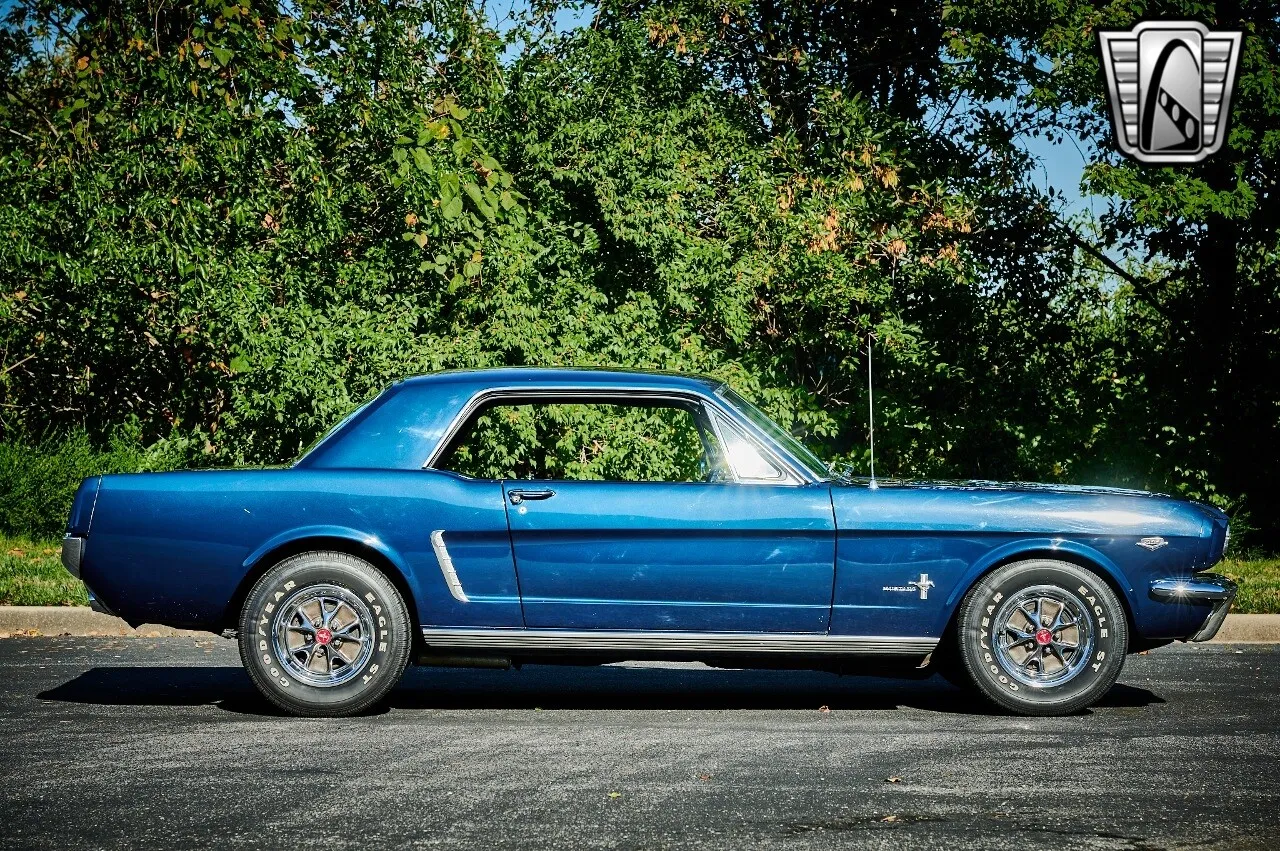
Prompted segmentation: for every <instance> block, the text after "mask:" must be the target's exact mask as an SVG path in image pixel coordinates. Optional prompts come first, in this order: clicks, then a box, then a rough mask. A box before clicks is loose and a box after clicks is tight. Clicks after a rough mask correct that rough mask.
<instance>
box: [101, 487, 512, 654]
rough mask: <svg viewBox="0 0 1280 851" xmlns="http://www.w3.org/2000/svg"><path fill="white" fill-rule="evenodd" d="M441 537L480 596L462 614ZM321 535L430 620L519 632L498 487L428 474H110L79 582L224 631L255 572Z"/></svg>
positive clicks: (154, 616)
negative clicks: (384, 567) (384, 571)
mask: <svg viewBox="0 0 1280 851" xmlns="http://www.w3.org/2000/svg"><path fill="white" fill-rule="evenodd" d="M442 528H444V529H450V530H452V531H451V532H450V539H449V541H448V546H449V550H450V553H451V555H452V558H453V562H454V565H455V568H456V569H457V571H458V573H459V574H460V576H461V578H462V580H463V582H464V583H465V584H466V586H467V587H468V590H469V591H471V592H472V594H471V596H472V599H471V600H470V601H469V603H468V604H466V605H463V604H460V603H458V602H457V601H455V600H453V598H452V597H451V596H450V595H449V593H448V589H447V586H446V585H445V583H444V580H443V577H442V575H441V573H440V570H439V567H438V563H437V562H436V559H435V555H434V552H433V551H432V548H431V542H430V534H431V531H432V530H433V529H442ZM321 537H324V538H338V539H343V540H346V541H350V542H352V543H354V544H356V545H359V546H363V547H367V548H369V549H371V550H373V551H376V552H378V553H381V554H382V555H383V556H384V558H385V559H386V560H387V561H389V562H390V563H391V564H392V565H393V566H394V567H395V568H396V569H397V570H399V571H400V572H401V574H402V575H403V577H404V579H405V582H406V584H407V585H408V586H409V589H410V592H411V595H412V598H413V599H412V600H411V601H409V602H411V604H412V605H413V606H414V608H415V609H416V610H417V613H418V616H419V619H420V620H421V621H422V622H424V623H449V624H458V625H487V626H519V625H521V623H522V621H521V616H520V601H519V593H518V590H517V587H516V579H515V569H514V565H513V562H512V560H511V549H510V540H509V537H508V534H507V522H506V513H505V508H504V504H503V498H502V488H501V485H500V484H499V483H497V482H473V481H465V480H461V479H460V478H458V477H456V476H453V475H451V474H449V473H442V472H435V471H430V470H303V469H285V470H245V471H208V472H184V473H148V474H137V475H122V476H105V477H103V480H102V484H101V488H100V490H99V495H98V501H97V506H96V508H95V510H94V516H93V522H92V527H91V529H90V533H89V535H88V538H87V542H86V547H85V559H84V566H83V570H82V575H83V578H84V580H85V582H86V584H87V585H88V586H89V587H90V588H91V589H92V590H93V592H94V593H95V594H96V595H97V596H98V597H99V599H101V600H102V601H103V602H104V603H106V605H107V606H109V607H110V608H111V609H112V610H113V611H115V612H117V613H118V614H120V615H121V617H123V618H125V619H126V620H128V621H130V622H132V623H143V622H146V623H161V624H169V625H172V626H178V627H186V628H193V629H218V628H222V627H223V626H226V625H227V624H226V623H225V620H224V617H225V615H226V613H227V605H228V603H229V601H230V600H231V599H232V597H233V595H234V594H235V593H236V590H237V588H238V587H239V586H240V584H241V582H242V581H243V580H244V579H245V577H246V575H247V574H248V573H249V571H250V570H251V569H252V568H253V567H254V566H255V565H259V564H262V563H263V560H264V559H265V560H268V561H270V560H271V559H272V554H273V553H274V552H277V551H279V550H280V549H281V548H282V547H288V546H290V545H291V544H294V543H295V542H298V541H302V540H312V539H317V538H321Z"/></svg>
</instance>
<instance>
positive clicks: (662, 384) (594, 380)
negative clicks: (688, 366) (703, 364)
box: [397, 367, 724, 393]
mask: <svg viewBox="0 0 1280 851" xmlns="http://www.w3.org/2000/svg"><path fill="white" fill-rule="evenodd" d="M397 384H398V385H399V386H418V385H423V384H465V385H470V386H472V387H477V388H484V387H529V388H533V389H536V388H539V387H548V388H551V387H555V388H575V389H576V388H581V389H583V390H592V389H599V388H634V389H645V390H686V391H688V390H695V391H700V392H702V393H714V392H715V391H716V390H718V389H719V388H720V387H722V386H723V385H724V382H723V381H718V380H716V379H714V378H708V377H706V376H703V375H694V374H689V373H675V372H656V371H649V370H640V369H590V368H582V367H499V368H494V369H458V370H447V371H444V372H434V373H430V374H427V375H418V376H414V377H412V378H406V379H404V380H403V381H400V382H397Z"/></svg>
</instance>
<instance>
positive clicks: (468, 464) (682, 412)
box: [435, 402, 724, 482]
mask: <svg viewBox="0 0 1280 851" xmlns="http://www.w3.org/2000/svg"><path fill="white" fill-rule="evenodd" d="M435 466H436V467H437V468H439V469H441V470H451V471H453V472H455V473H460V474H462V475H464V476H470V477H472V478H476V479H560V480H566V479H568V480H598V481H630V482H705V481H719V480H722V479H723V478H724V474H723V462H722V461H721V460H720V458H719V452H718V447H717V446H716V444H715V441H714V438H713V437H712V436H711V432H710V431H709V429H707V428H706V425H705V422H704V415H703V414H702V413H701V408H700V407H698V406H694V405H692V404H691V405H689V406H683V405H680V404H678V403H667V402H662V403H659V402H655V403H653V404H648V405H618V404H606V403H596V402H529V403H502V402H497V403H494V404H490V405H486V406H484V407H482V408H481V409H480V410H478V411H477V412H476V413H475V414H473V415H472V417H471V418H470V420H468V421H467V423H465V424H464V425H463V427H462V429H461V430H460V431H459V433H458V435H457V437H455V438H454V440H453V441H452V442H451V443H450V445H449V447H448V448H447V449H446V450H445V452H444V454H443V455H442V456H441V458H440V460H439V461H438V462H437V463H436V465H435Z"/></svg>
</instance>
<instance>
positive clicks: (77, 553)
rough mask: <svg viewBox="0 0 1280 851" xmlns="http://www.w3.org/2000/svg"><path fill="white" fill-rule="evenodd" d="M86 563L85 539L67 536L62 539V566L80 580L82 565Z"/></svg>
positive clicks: (77, 536)
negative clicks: (83, 562)
mask: <svg viewBox="0 0 1280 851" xmlns="http://www.w3.org/2000/svg"><path fill="white" fill-rule="evenodd" d="M82 561H84V538H82V537H81V536H79V535H65V536H63V538H62V566H63V567H65V568H66V569H67V573H70V574H71V575H72V576H74V577H75V578H76V579H79V578H80V563H81V562H82Z"/></svg>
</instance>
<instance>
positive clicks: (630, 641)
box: [422, 627, 938, 656]
mask: <svg viewBox="0 0 1280 851" xmlns="http://www.w3.org/2000/svg"><path fill="white" fill-rule="evenodd" d="M422 637H423V640H424V641H426V643H427V645H428V646H430V647H468V648H473V649H478V648H485V649H491V648H498V649H504V650H605V651H632V650H644V651H657V652H681V653H684V652H689V653H705V652H713V653H714V652H720V653H834V654H839V653H860V654H869V655H877V656H924V655H925V654H926V653H929V652H930V651H932V650H933V649H934V648H935V647H937V646H938V639H936V638H930V637H927V636H909V637H899V636H890V635H810V634H804V633H759V632H640V631H626V630H606V629H600V630H566V629H441V628H436V627H423V628H422Z"/></svg>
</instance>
